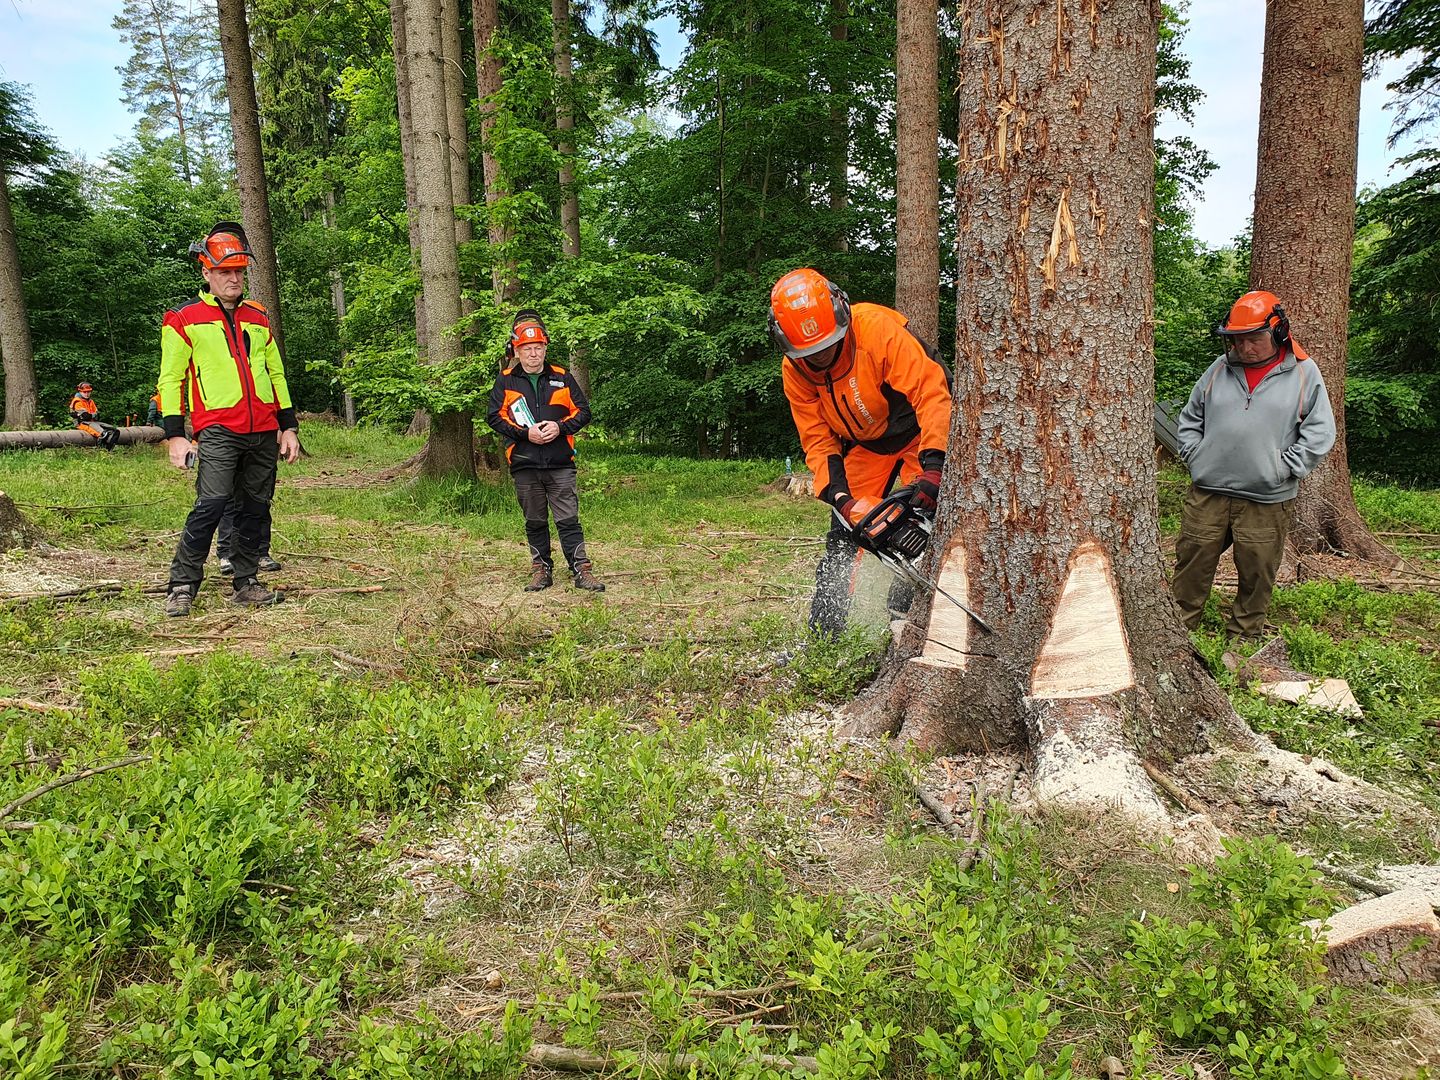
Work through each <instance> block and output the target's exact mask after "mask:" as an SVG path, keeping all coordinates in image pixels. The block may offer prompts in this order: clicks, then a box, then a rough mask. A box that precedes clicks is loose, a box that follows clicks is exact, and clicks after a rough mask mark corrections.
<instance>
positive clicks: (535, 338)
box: [485, 311, 605, 592]
mask: <svg viewBox="0 0 1440 1080" xmlns="http://www.w3.org/2000/svg"><path fill="white" fill-rule="evenodd" d="M549 343H550V338H549V336H548V335H547V334H546V333H545V324H544V323H543V322H541V321H540V316H539V315H538V314H537V313H535V312H534V311H521V312H519V313H518V314H517V315H516V316H515V323H514V325H513V326H512V327H511V330H510V345H509V347H508V348H507V349H506V356H507V365H506V367H505V370H504V371H503V372H501V374H500V377H499V378H497V379H496V380H495V386H494V388H493V389H492V390H491V391H490V408H489V411H488V412H487V413H486V416H485V421H486V423H488V424H489V425H490V426H491V427H492V428H494V429H495V432H496V433H497V434H498V435H499V436H500V438H501V439H503V440H504V442H505V459H506V460H507V461H509V463H510V474H511V476H512V477H513V478H514V480H515V494H516V496H517V497H518V498H519V500H520V510H521V512H522V513H523V514H524V515H525V537H526V539H527V540H528V541H529V543H530V582H529V584H527V585H526V586H525V591H526V592H539V591H540V590H542V589H548V588H549V587H550V586H551V585H552V584H554V580H555V578H554V563H553V561H552V560H551V556H550V522H549V517H547V513H548V515H549V516H553V517H554V518H555V531H556V532H558V533H559V534H560V550H561V552H562V553H563V554H564V556H565V561H566V562H567V563H568V564H569V566H570V573H571V574H573V575H574V578H575V587H576V588H577V589H588V590H590V591H591V592H604V591H605V586H604V584H603V583H602V582H601V581H600V580H599V579H598V578H596V577H595V573H594V569H593V568H592V566H591V565H590V556H589V555H588V554H587V553H586V551H585V532H584V530H583V529H582V528H581V527H580V493H579V488H578V485H577V483H576V478H575V433H576V432H577V431H579V430H580V429H581V428H583V427H584V426H585V425H586V424H588V423H589V422H590V403H589V402H587V401H586V400H585V394H584V392H583V391H581V389H580V386H579V384H578V383H576V382H575V379H574V378H573V377H572V376H571V375H570V373H569V372H568V371H566V370H565V369H564V368H562V367H560V366H559V365H558V364H549V363H546V361H545V352H546V349H547V348H548V347H549Z"/></svg>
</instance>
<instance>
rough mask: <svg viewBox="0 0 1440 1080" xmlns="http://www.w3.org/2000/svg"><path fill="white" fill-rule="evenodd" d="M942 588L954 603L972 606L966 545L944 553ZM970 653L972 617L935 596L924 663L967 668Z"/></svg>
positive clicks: (927, 631) (956, 546)
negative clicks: (960, 602) (956, 601)
mask: <svg viewBox="0 0 1440 1080" xmlns="http://www.w3.org/2000/svg"><path fill="white" fill-rule="evenodd" d="M938 583H939V585H940V588H941V589H942V590H944V591H945V592H947V593H949V594H950V595H951V596H953V597H955V599H957V600H960V601H962V602H963V603H967V604H971V603H973V601H972V600H971V599H970V575H969V574H968V573H967V572H966V564H965V545H964V543H956V544H954V545H953V546H952V547H951V548H950V550H949V551H948V552H946V553H945V561H944V562H943V563H941V564H940V576H939V578H938ZM969 652H970V616H968V615H966V614H965V612H963V611H961V610H960V609H959V608H958V607H956V606H955V605H954V604H952V603H951V602H950V601H949V600H947V599H946V598H945V597H944V596H941V595H938V594H937V595H936V596H935V598H934V600H933V601H932V602H931V606H930V625H929V627H928V629H927V630H926V632H925V648H924V650H923V651H922V652H921V653H920V656H919V657H918V659H919V660H920V661H921V662H922V663H931V664H943V665H946V666H949V667H957V668H964V667H965V666H966V661H967V660H969V655H968V654H969Z"/></svg>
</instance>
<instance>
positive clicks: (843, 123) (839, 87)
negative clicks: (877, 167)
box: [830, 0, 850, 251]
mask: <svg viewBox="0 0 1440 1080" xmlns="http://www.w3.org/2000/svg"><path fill="white" fill-rule="evenodd" d="M849 19H850V4H849V0H830V40H831V41H834V42H835V43H836V49H835V55H834V58H833V59H832V60H831V64H832V70H831V76H830V98H831V101H832V104H831V106H830V155H831V159H830V212H831V213H832V214H834V215H835V219H836V225H835V239H834V240H833V241H832V246H833V247H834V248H835V250H836V251H849V250H850V241H849V238H848V237H847V236H846V235H845V218H844V215H845V212H846V211H847V210H848V209H849V208H850V183H849V181H850V106H849V105H848V104H847V102H848V101H849V97H850V76H849V72H848V70H847V58H848V56H849V50H848V49H847V48H846V46H845V43H846V42H847V41H848V40H849V39H850V23H849Z"/></svg>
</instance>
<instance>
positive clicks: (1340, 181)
mask: <svg viewBox="0 0 1440 1080" xmlns="http://www.w3.org/2000/svg"><path fill="white" fill-rule="evenodd" d="M1364 40H1365V4H1364V0H1270V2H1269V3H1268V4H1267V5H1266V8H1265V61H1264V69H1263V72H1262V75H1261V80H1260V154H1259V161H1258V164H1257V166H1256V174H1255V226H1254V232H1253V236H1252V238H1251V243H1250V249H1251V250H1250V283H1251V285H1252V287H1254V288H1257V289H1268V290H1270V291H1271V292H1273V293H1275V294H1276V295H1277V296H1279V297H1280V298H1281V300H1282V302H1283V303H1284V304H1285V308H1286V312H1287V313H1288V314H1289V316H1290V322H1291V325H1292V326H1293V327H1294V328H1295V330H1296V334H1297V337H1299V338H1300V340H1301V342H1302V343H1303V344H1304V345H1305V347H1306V348H1307V350H1308V351H1309V352H1310V354H1311V356H1312V357H1313V358H1314V359H1315V362H1316V363H1317V364H1318V365H1319V367H1320V371H1321V373H1322V374H1323V375H1324V376H1325V386H1326V389H1327V390H1329V392H1330V404H1331V407H1332V408H1333V409H1334V411H1335V427H1336V436H1337V437H1336V440H1335V448H1334V449H1333V450H1332V451H1330V453H1329V455H1328V456H1327V457H1326V458H1325V460H1324V462H1322V463H1321V465H1320V467H1319V468H1318V469H1316V470H1315V472H1314V473H1313V474H1311V475H1310V476H1309V477H1308V478H1306V480H1305V481H1304V482H1303V483H1302V484H1301V485H1300V495H1299V498H1298V499H1297V500H1296V505H1295V519H1294V523H1293V525H1292V526H1291V532H1290V535H1291V540H1292V543H1293V544H1294V546H1295V549H1296V551H1297V553H1298V554H1300V555H1305V554H1309V553H1311V552H1320V553H1332V552H1338V553H1341V554H1345V555H1351V556H1355V557H1359V558H1364V559H1373V560H1376V561H1380V562H1385V563H1393V562H1394V561H1395V556H1394V555H1393V553H1391V552H1390V550H1389V549H1388V548H1386V547H1385V546H1384V545H1383V544H1382V543H1380V541H1379V540H1377V539H1375V537H1374V536H1372V535H1371V533H1370V530H1369V528H1367V527H1366V525H1365V522H1364V521H1363V520H1362V519H1361V517H1360V512H1359V510H1358V509H1356V506H1355V496H1354V494H1353V493H1352V491H1351V488H1350V465H1349V460H1348V458H1347V456H1346V450H1345V366H1346V354H1347V351H1348V337H1349V325H1348V324H1349V314H1350V268H1351V257H1352V253H1353V250H1354V241H1355V163H1356V154H1357V147H1358V141H1359V131H1360V81H1361V74H1362V72H1361V68H1362V60H1363V51H1364Z"/></svg>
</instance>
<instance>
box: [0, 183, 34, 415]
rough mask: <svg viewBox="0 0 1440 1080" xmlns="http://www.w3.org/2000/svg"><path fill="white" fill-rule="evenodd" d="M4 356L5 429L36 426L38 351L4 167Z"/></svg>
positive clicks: (0, 262)
mask: <svg viewBox="0 0 1440 1080" xmlns="http://www.w3.org/2000/svg"><path fill="white" fill-rule="evenodd" d="M0 355H3V358H4V363H5V426H6V427H7V428H28V427H30V426H31V425H33V424H34V423H35V407H36V403H37V400H38V398H39V390H38V389H37V388H36V385H35V350H34V348H33V346H32V345H31V343H30V316H29V313H28V312H27V310H26V308H25V289H24V287H23V284H22V282H21V280H20V245H19V243H18V241H17V240H16V238H15V217H14V215H13V214H12V213H11V212H10V188H9V186H8V185H7V183H6V180H5V170H4V168H3V167H0Z"/></svg>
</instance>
